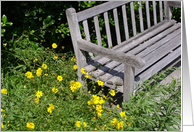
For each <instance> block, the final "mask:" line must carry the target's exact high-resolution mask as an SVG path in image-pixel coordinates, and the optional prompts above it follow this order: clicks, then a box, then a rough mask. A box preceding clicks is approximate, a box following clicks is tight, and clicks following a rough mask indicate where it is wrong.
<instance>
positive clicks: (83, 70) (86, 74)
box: [80, 68, 91, 78]
mask: <svg viewBox="0 0 194 132" xmlns="http://www.w3.org/2000/svg"><path fill="white" fill-rule="evenodd" d="M80 71H81V73H83V74H84V75H85V76H86V78H90V77H91V75H89V73H88V72H86V70H85V69H84V68H81V69H80Z"/></svg>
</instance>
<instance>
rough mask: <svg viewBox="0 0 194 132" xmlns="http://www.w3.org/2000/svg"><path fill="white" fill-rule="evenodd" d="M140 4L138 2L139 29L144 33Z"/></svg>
mask: <svg viewBox="0 0 194 132" xmlns="http://www.w3.org/2000/svg"><path fill="white" fill-rule="evenodd" d="M141 6H142V5H141V2H139V19H140V29H141V32H143V31H144V25H143V14H142V7H141Z"/></svg>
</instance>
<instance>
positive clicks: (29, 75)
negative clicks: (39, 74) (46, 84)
mask: <svg viewBox="0 0 194 132" xmlns="http://www.w3.org/2000/svg"><path fill="white" fill-rule="evenodd" d="M25 76H26V77H27V78H29V79H31V77H32V72H29V71H27V72H26V73H25Z"/></svg>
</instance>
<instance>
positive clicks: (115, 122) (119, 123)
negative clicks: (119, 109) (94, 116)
mask: <svg viewBox="0 0 194 132" xmlns="http://www.w3.org/2000/svg"><path fill="white" fill-rule="evenodd" d="M110 123H111V125H113V126H115V128H117V129H118V130H119V129H121V128H122V129H123V127H124V121H122V120H121V119H120V121H118V120H117V119H116V118H113V120H112V121H111V122H110Z"/></svg>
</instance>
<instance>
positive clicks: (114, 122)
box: [110, 118, 117, 126]
mask: <svg viewBox="0 0 194 132" xmlns="http://www.w3.org/2000/svg"><path fill="white" fill-rule="evenodd" d="M110 123H111V124H112V125H113V126H114V125H116V124H117V118H113V120H112V121H111V122H110Z"/></svg>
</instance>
